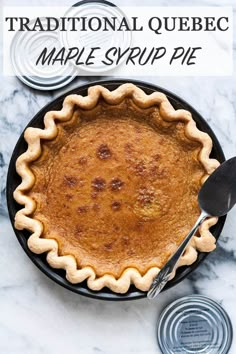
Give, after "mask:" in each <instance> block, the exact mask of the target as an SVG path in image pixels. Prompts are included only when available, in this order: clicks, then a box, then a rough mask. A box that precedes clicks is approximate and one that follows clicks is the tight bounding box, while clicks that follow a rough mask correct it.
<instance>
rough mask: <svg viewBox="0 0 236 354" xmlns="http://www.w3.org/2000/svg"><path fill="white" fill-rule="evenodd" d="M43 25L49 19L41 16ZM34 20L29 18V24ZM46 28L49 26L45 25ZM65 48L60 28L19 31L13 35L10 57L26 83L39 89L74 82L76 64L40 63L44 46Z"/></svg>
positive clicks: (18, 73)
mask: <svg viewBox="0 0 236 354" xmlns="http://www.w3.org/2000/svg"><path fill="white" fill-rule="evenodd" d="M40 20H41V24H42V26H46V19H45V18H43V17H42V18H40ZM33 22H34V20H32V21H31V22H29V25H30V24H31V23H33ZM44 28H46V27H44ZM45 44H46V45H47V48H48V50H49V51H50V49H52V48H54V47H55V48H57V49H60V48H61V43H60V39H59V33H58V31H55V32H48V31H41V32H33V31H32V32H31V31H18V32H17V33H16V34H15V36H14V37H13V39H12V42H11V47H10V57H11V62H12V66H13V70H14V72H15V74H16V76H17V77H18V78H19V79H20V80H21V81H22V82H24V83H25V84H26V85H28V86H30V87H32V88H35V89H39V90H54V89H58V88H61V87H63V86H65V85H67V84H68V83H69V82H71V81H72V80H73V79H74V78H75V76H76V75H77V70H78V69H76V68H75V66H74V65H72V64H71V63H69V62H68V63H67V64H66V65H63V66H62V65H59V64H55V65H44V66H42V65H41V64H39V65H36V61H37V57H38V54H39V53H40V52H41V50H43V49H44V47H45Z"/></svg>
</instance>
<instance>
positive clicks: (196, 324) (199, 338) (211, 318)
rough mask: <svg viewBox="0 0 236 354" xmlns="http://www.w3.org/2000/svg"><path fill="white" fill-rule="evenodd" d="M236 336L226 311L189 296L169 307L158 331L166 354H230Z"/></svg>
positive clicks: (158, 336)
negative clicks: (233, 337)
mask: <svg viewBox="0 0 236 354" xmlns="http://www.w3.org/2000/svg"><path fill="white" fill-rule="evenodd" d="M232 336H233V333H232V325H231V322H230V319H229V317H228V315H227V313H226V312H225V310H224V309H223V308H222V307H221V306H220V305H219V304H218V303H217V302H215V301H213V300H211V299H209V298H207V297H205V296H202V295H192V296H185V297H182V298H180V299H178V300H176V301H174V302H172V303H171V304H170V305H168V306H167V307H166V308H165V310H164V311H163V313H162V314H161V317H160V320H159V323H158V329H157V339H158V344H159V346H160V349H161V352H162V353H163V354H183V353H184V354H190V353H191V354H195V353H198V354H199V353H200V354H227V353H228V352H229V349H230V346H231V343H232Z"/></svg>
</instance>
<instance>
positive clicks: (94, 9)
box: [60, 0, 131, 75]
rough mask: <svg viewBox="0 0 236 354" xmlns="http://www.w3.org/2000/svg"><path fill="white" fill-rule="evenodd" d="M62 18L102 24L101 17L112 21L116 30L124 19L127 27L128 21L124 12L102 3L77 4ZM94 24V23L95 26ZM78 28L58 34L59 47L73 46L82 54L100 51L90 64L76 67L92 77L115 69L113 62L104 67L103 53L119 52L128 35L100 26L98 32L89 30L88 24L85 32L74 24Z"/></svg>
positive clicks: (127, 43) (87, 0)
mask: <svg viewBox="0 0 236 354" xmlns="http://www.w3.org/2000/svg"><path fill="white" fill-rule="evenodd" d="M64 17H78V18H85V19H86V23H88V22H89V21H90V20H96V21H99V20H100V21H101V22H102V23H103V20H104V18H110V19H112V18H115V19H116V26H117V27H119V25H120V24H121V23H122V21H123V20H124V19H125V20H126V22H127V23H128V24H129V20H128V18H127V16H126V15H125V14H124V12H123V11H122V10H121V9H120V8H119V7H118V6H116V5H115V4H113V3H112V2H110V1H105V0H82V1H79V2H77V3H76V4H74V5H73V6H72V7H70V8H69V9H68V11H67V12H66V13H65V14H64ZM100 21H99V22H100ZM92 23H93V22H92ZM96 24H97V22H96V23H95V25H96ZM78 28H80V30H79V31H64V32H61V33H60V39H61V43H62V45H63V47H65V48H70V47H74V46H75V44H76V46H78V48H81V49H82V48H84V49H85V54H86V53H87V54H88V53H89V51H90V48H92V47H100V48H101V50H100V51H98V52H97V53H96V55H95V58H94V63H93V65H80V66H79V68H80V69H82V70H84V71H85V72H87V73H88V74H90V75H91V74H94V75H96V74H98V73H102V72H106V71H111V70H112V69H115V68H116V67H117V66H118V65H117V64H116V63H115V62H114V63H113V64H111V65H105V64H104V63H103V60H104V53H105V52H106V51H107V50H109V49H110V48H113V47H116V48H120V50H121V51H122V50H125V49H127V48H128V47H129V46H130V43H131V32H130V31H126V30H119V31H116V30H114V31H112V30H107V31H103V30H102V28H103V25H102V28H101V30H98V31H93V30H91V28H90V27H89V26H88V25H85V30H84V29H83V25H81V27H80V24H78ZM126 56H127V55H124V56H123V59H122V60H120V63H119V65H120V64H122V62H123V61H124V60H125V59H126Z"/></svg>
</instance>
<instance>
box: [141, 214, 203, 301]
mask: <svg viewBox="0 0 236 354" xmlns="http://www.w3.org/2000/svg"><path fill="white" fill-rule="evenodd" d="M208 216H209V215H208V214H207V213H206V212H205V211H202V212H201V215H200V216H199V218H198V219H197V221H196V223H195V225H194V226H193V228H192V230H191V231H190V232H189V234H188V235H187V236H186V237H185V239H184V240H183V241H182V243H181V244H180V246H179V247H178V248H177V251H176V252H175V253H174V254H173V256H172V257H171V258H170V259H169V260H168V262H167V263H166V264H165V265H164V267H163V268H162V269H161V270H160V272H159V273H158V274H157V276H156V277H155V278H154V280H153V283H152V285H151V287H150V289H149V291H148V293H147V297H148V299H154V298H155V297H156V296H157V295H158V294H159V293H160V292H161V290H162V289H163V288H164V286H165V285H166V283H167V282H168V280H169V278H170V276H171V273H172V272H173V270H174V268H175V266H176V264H177V262H178V260H179V259H180V257H181V256H182V254H183V252H184V250H185V248H186V247H187V245H188V243H189V241H190V240H191V238H192V237H193V235H194V234H195V232H196V231H197V229H198V228H199V226H200V225H201V223H202V222H203V221H204V220H205V219H206V217H208Z"/></svg>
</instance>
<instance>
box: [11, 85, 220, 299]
mask: <svg viewBox="0 0 236 354" xmlns="http://www.w3.org/2000/svg"><path fill="white" fill-rule="evenodd" d="M126 82H130V83H133V84H135V85H136V86H138V87H140V88H141V89H142V90H143V91H145V92H146V93H147V94H151V93H152V92H154V91H159V92H162V93H164V94H165V95H166V96H167V97H168V99H169V101H170V102H171V104H172V105H173V107H174V108H175V109H186V110H188V111H189V112H191V114H192V116H193V119H194V120H195V122H196V124H197V127H198V128H199V129H200V130H201V131H203V132H206V133H207V134H209V136H210V137H211V139H212V141H213V148H212V152H211V157H212V158H215V159H217V160H218V161H220V162H223V161H225V157H224V153H223V151H222V148H221V146H220V143H219V141H218V140H217V138H216V136H215V134H214V133H213V131H212V130H211V128H210V126H209V125H208V123H207V122H206V121H205V120H204V119H203V117H202V116H201V115H200V114H199V113H198V112H197V111H196V110H195V109H194V108H193V107H191V106H190V105H189V104H188V103H187V102H185V101H184V100H183V99H181V98H179V97H178V96H176V95H175V94H173V93H172V92H170V91H167V90H165V89H163V88H161V87H159V86H156V85H153V84H149V83H145V82H143V81H139V80H130V79H129V80H128V79H117V80H116V79H112V80H101V81H96V82H90V83H88V84H85V85H82V86H79V87H77V88H74V89H73V90H71V91H68V92H66V93H64V94H63V95H61V96H59V97H58V98H56V99H54V100H53V101H52V102H50V103H48V104H47V105H46V106H44V107H43V108H42V109H41V110H40V111H39V112H38V113H37V114H36V115H35V116H34V117H33V119H32V120H31V121H30V122H29V124H28V126H27V127H26V128H28V127H36V128H42V129H43V128H44V123H43V119H44V115H45V114H46V113H47V112H48V111H51V110H60V109H61V107H62V103H63V100H64V98H65V97H66V96H67V95H70V94H79V95H82V96H85V95H87V90H88V88H89V87H90V86H93V85H97V84H99V85H103V86H104V87H106V88H108V89H109V90H114V89H116V88H117V87H118V86H120V85H121V84H123V83H126ZM26 128H25V129H26ZM26 149H27V143H26V142H25V140H24V133H22V134H21V136H20V138H19V140H18V142H17V144H16V146H15V149H14V151H13V154H12V157H11V160H10V164H9V169H8V176H7V189H6V193H7V205H8V211H9V217H10V220H11V223H12V226H13V229H14V232H15V234H16V237H17V239H18V241H19V242H20V244H21V246H22V248H23V249H24V251H25V252H26V254H27V255H28V256H29V258H30V259H31V261H32V262H33V263H34V264H35V265H36V266H37V267H38V268H39V269H40V270H41V271H42V272H43V273H44V274H46V275H47V276H48V277H49V278H50V279H52V280H53V281H54V282H56V283H58V284H60V285H61V286H63V287H64V288H66V289H68V290H71V291H73V292H75V293H77V294H80V295H84V296H88V297H92V298H95V299H103V300H134V299H140V298H144V297H146V292H143V291H141V290H138V289H137V288H135V286H134V285H131V286H130V288H129V290H128V291H127V292H126V293H125V294H117V293H114V292H112V291H111V290H109V289H108V288H103V289H102V290H100V291H92V290H91V289H89V288H88V286H87V283H86V281H84V282H82V283H79V284H71V283H69V282H68V281H67V279H66V277H65V271H64V270H62V269H54V268H52V267H50V265H49V264H48V263H47V260H46V254H40V255H38V254H35V253H33V252H31V251H30V249H29V248H28V246H27V240H28V238H29V236H30V232H29V231H27V230H17V229H16V228H15V227H14V217H15V214H16V212H17V211H18V210H19V209H21V208H22V206H21V205H19V204H17V203H16V201H15V200H14V198H13V192H14V190H15V189H16V187H17V186H18V185H19V184H20V182H21V178H20V177H19V175H18V174H17V172H16V167H15V165H16V160H17V158H18V157H19V156H20V155H21V154H22V153H23V152H25V151H26ZM225 219H226V217H225V216H224V217H220V218H219V221H218V223H217V224H216V225H214V226H213V227H212V228H211V232H212V234H213V235H214V237H215V238H216V241H217V240H218V238H219V236H220V233H221V231H222V229H223V226H224V223H225ZM207 255H208V253H204V252H198V258H197V260H196V261H195V262H194V263H193V264H192V265H190V266H183V267H180V268H178V269H177V272H176V276H175V277H174V279H172V280H170V281H169V282H168V283H167V285H166V286H165V288H164V289H163V290H167V289H169V288H171V287H173V286H175V285H176V284H178V283H179V282H181V281H182V280H183V279H184V278H186V277H187V276H188V275H189V274H190V273H191V272H192V271H193V270H194V269H195V268H197V266H198V265H199V264H200V263H201V262H202V261H203V260H204V259H205V258H206V256H207Z"/></svg>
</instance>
